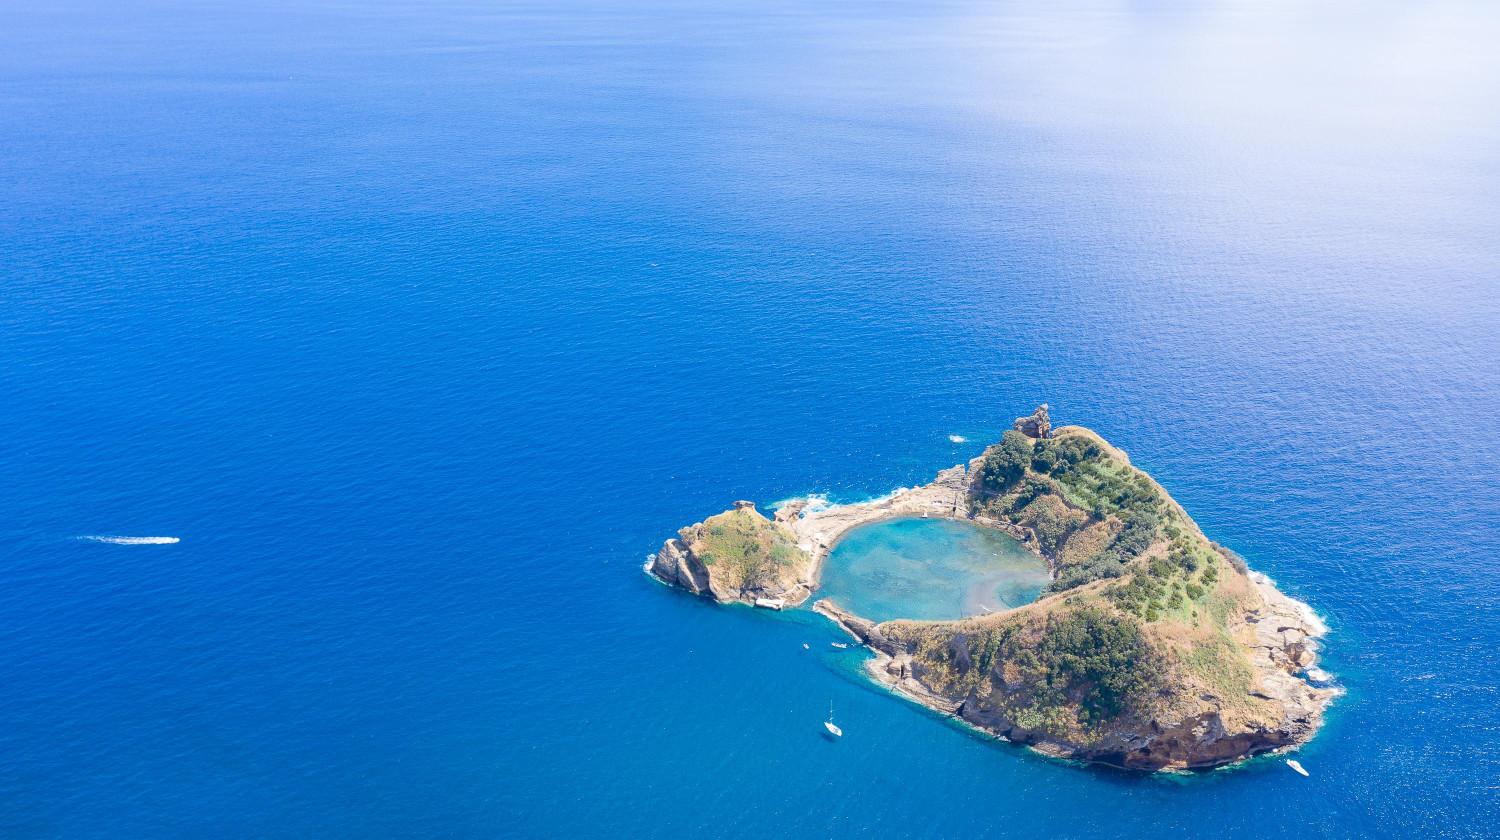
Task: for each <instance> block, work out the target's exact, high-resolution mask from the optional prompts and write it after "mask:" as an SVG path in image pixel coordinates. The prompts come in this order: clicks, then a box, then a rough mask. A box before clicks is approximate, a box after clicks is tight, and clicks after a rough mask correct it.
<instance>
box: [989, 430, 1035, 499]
mask: <svg viewBox="0 0 1500 840" xmlns="http://www.w3.org/2000/svg"><path fill="white" fill-rule="evenodd" d="M1031 453H1032V446H1031V438H1028V437H1027V436H1025V435H1023V434H1021V433H1020V432H1018V431H1015V430H1014V429H1012V430H1010V431H1007V432H1006V433H1005V434H1004V435H1001V437H1000V442H999V443H998V444H996V445H994V446H991V447H990V448H989V450H987V451H986V452H985V453H984V462H983V463H981V464H980V465H979V470H978V473H979V485H980V486H981V487H983V488H984V489H985V490H988V491H990V492H992V493H1003V492H1005V491H1006V490H1007V489H1009V488H1010V486H1011V485H1013V484H1015V483H1016V482H1017V481H1020V480H1021V477H1022V476H1024V475H1025V474H1026V468H1027V467H1029V466H1031Z"/></svg>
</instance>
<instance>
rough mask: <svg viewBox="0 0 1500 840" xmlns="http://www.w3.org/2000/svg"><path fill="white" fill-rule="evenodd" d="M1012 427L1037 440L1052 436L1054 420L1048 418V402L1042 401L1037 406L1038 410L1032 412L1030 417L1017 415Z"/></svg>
mask: <svg viewBox="0 0 1500 840" xmlns="http://www.w3.org/2000/svg"><path fill="white" fill-rule="evenodd" d="M1012 428H1014V429H1015V430H1016V431H1018V432H1020V433H1021V434H1023V435H1025V436H1027V437H1029V438H1036V439H1037V440H1041V439H1042V438H1050V437H1052V421H1051V420H1049V419H1048V418H1047V404H1046V403H1042V404H1041V405H1039V406H1037V409H1036V411H1033V412H1031V416H1030V417H1017V418H1016V422H1015V425H1014V426H1012Z"/></svg>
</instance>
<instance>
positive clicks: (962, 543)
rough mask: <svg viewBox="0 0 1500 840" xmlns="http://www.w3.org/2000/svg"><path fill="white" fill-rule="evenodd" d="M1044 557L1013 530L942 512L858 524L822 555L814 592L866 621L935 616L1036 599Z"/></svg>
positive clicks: (988, 609) (991, 609)
mask: <svg viewBox="0 0 1500 840" xmlns="http://www.w3.org/2000/svg"><path fill="white" fill-rule="evenodd" d="M1047 580H1048V575H1047V565H1046V563H1044V562H1043V561H1042V560H1041V558H1039V557H1037V556H1036V555H1035V554H1032V553H1031V552H1029V551H1027V550H1026V549H1025V548H1023V547H1022V546H1021V544H1020V543H1019V542H1017V541H1016V540H1015V538H1013V537H1011V536H1009V535H1007V534H1004V533H1001V532H999V531H995V530H992V529H990V528H980V527H978V526H976V525H972V524H969V523H967V522H956V521H953V520H949V519H919V518H914V519H894V520H890V521H887V522H876V523H873V524H870V525H863V526H861V527H859V528H856V529H854V530H853V531H850V532H849V533H848V534H846V535H845V536H844V538H843V539H842V540H840V541H839V543H838V545H836V546H834V548H833V551H832V552H831V553H830V554H829V555H828V559H827V560H826V561H825V562H824V563H823V570H822V577H821V580H820V583H819V587H818V591H817V594H816V596H815V597H817V598H832V599H833V600H834V602H835V603H837V604H839V605H840V606H842V607H844V608H845V609H848V610H851V611H853V612H854V613H855V614H857V615H861V616H864V617H865V618H868V619H872V620H874V621H888V620H890V619H893V618H915V619H920V620H923V621H943V620H946V619H954V618H963V617H965V616H970V615H980V614H983V613H986V612H994V611H998V610H1006V609H1010V608H1013V607H1019V606H1021V605H1023V604H1029V603H1031V602H1032V601H1035V600H1036V597H1037V595H1038V594H1040V593H1041V591H1042V587H1044V586H1046V585H1047Z"/></svg>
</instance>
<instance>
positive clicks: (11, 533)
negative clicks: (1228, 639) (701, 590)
mask: <svg viewBox="0 0 1500 840" xmlns="http://www.w3.org/2000/svg"><path fill="white" fill-rule="evenodd" d="M1496 44H1500V6H1497V4H1494V3H1481V2H1445V0H1436V2H1424V3H1408V2H1385V0H1371V2H1358V3H1354V2H1343V0H1331V1H1330V2H1319V3H1304V2H1292V1H1291V0H1255V2H1251V0H1227V2H1154V0H1153V1H1148V2H1134V3H1118V2H1087V1H1085V2H1055V1H1054V0H1048V2H1004V1H1003V0H1002V1H1001V2H933V3H906V4H898V3H885V2H864V0H853V1H852V2H839V3H827V2H818V3H811V2H808V3H803V2H798V0H772V1H771V2H764V3H746V2H735V0H727V2H712V3H708V2H697V0H680V2H679V0H673V2H660V0H640V1H638V0H622V1H621V2H609V3H604V2H596V0H558V2H554V3H546V4H536V3H525V2H516V3H491V2H486V3H478V2H472V0H451V2H442V3H430V2H423V3H416V2H406V0H362V2H337V3H334V2H325V0H307V2H296V3H293V2H287V1H286V0H246V2H236V3H210V2H184V1H183V0H139V2H111V3H103V2H95V0H52V1H51V2H45V3H43V2H28V0H12V2H7V3H0V836H3V837H5V838H69V839H70V840H71V839H72V838H100V840H104V839H105V838H107V840H120V838H132V837H140V838H152V840H164V838H183V840H189V839H190V840H201V838H205V837H214V838H267V837H275V838H345V837H347V838H360V840H369V838H384V837H390V838H396V837H402V838H407V837H450V838H486V840H488V839H489V838H495V837H527V838H531V837H539V838H540V837H569V838H587V837H600V838H610V839H611V840H614V839H615V838H621V837H670V838H680V837H713V838H764V837H787V838H804V837H805V838H818V839H819V840H825V839H826V838H840V840H843V838H867V837H881V838H982V837H1017V838H1027V840H1035V839H1036V838H1052V837H1057V838H1063V837H1067V838H1078V837H1105V836H1107V837H1111V838H1142V839H1143V840H1146V839H1148V838H1149V840H1160V838H1166V837H1187V836H1191V837H1211V836H1215V837H1231V838H1247V840H1248V839H1249V838H1253V840H1272V839H1273V838H1284V839H1290V840H1309V838H1349V837H1358V838H1421V840H1429V838H1489V837H1493V836H1496V835H1500V792H1497V782H1496V779H1497V778H1500V695H1497V688H1496V675H1497V674H1500V654H1497V651H1500V619H1497V616H1500V529H1497V528H1496V523H1497V522H1500V365H1497V364H1496V359H1500V291H1497V278H1500V249H1497V246H1496V243H1497V242H1500V156H1497V149H1500V120H1497V118H1496V115H1497V114H1500V50H1497V49H1496ZM1040 402H1047V403H1050V404H1051V405H1052V408H1053V417H1054V418H1055V419H1056V420H1057V421H1059V422H1063V423H1082V424H1085V425H1088V426H1090V427H1092V428H1094V429H1096V430H1098V431H1099V432H1100V433H1101V434H1103V435H1104V436H1105V437H1106V438H1108V439H1109V440H1110V441H1111V442H1112V443H1114V444H1116V445H1118V446H1121V447H1123V448H1125V449H1126V450H1128V451H1129V453H1130V455H1131V457H1132V459H1133V460H1134V461H1135V463H1137V464H1138V465H1140V466H1141V467H1142V468H1144V469H1145V470H1147V471H1148V472H1150V473H1151V475H1152V476H1154V477H1155V478H1157V479H1158V480H1159V481H1160V482H1161V483H1162V485H1163V486H1165V487H1166V489H1167V490H1168V491H1169V492H1170V493H1171V494H1172V495H1173V497H1174V498H1175V499H1176V500H1177V501H1179V502H1180V503H1182V505H1183V506H1184V507H1185V508H1186V509H1187V510H1188V512H1189V513H1190V514H1192V516H1193V517H1194V518H1195V519H1196V520H1197V521H1198V523H1199V524H1200V525H1202V527H1203V528H1204V530H1205V531H1206V533H1207V534H1208V536H1209V537H1210V538H1211V539H1214V540H1217V541H1219V542H1221V543H1223V544H1225V545H1227V546H1229V547H1230V548H1232V549H1234V550H1236V551H1238V552H1240V553H1241V554H1243V555H1244V556H1245V557H1246V558H1247V559H1248V561H1249V562H1250V564H1251V565H1252V566H1253V567H1254V568H1256V569H1259V570H1261V571H1264V572H1266V573H1268V574H1269V575H1271V577H1273V578H1275V579H1276V580H1277V581H1278V583H1279V584H1280V585H1281V587H1282V588H1284V589H1285V590H1286V591H1288V592H1289V593H1291V594H1293V595H1295V596H1297V597H1299V598H1302V599H1305V600H1307V601H1308V602H1309V603H1310V604H1312V606H1313V607H1314V608H1316V609H1317V611H1318V612H1319V613H1320V614H1321V615H1323V616H1325V617H1326V618H1327V620H1328V623H1329V624H1330V625H1331V627H1332V630H1333V632H1332V635H1331V636H1330V637H1329V646H1328V650H1327V655H1326V657H1325V659H1324V661H1323V663H1322V664H1323V666H1324V667H1326V668H1327V669H1328V670H1329V671H1331V672H1333V673H1335V674H1337V675H1338V679H1339V681H1340V682H1341V684H1342V685H1344V686H1345V687H1346V688H1347V689H1348V695H1347V696H1346V697H1344V698H1343V699H1342V700H1340V701H1339V703H1338V705H1337V706H1336V707H1335V708H1334V711H1333V714H1332V716H1331V718H1330V719H1329V721H1328V724H1327V726H1326V727H1325V729H1324V730H1323V732H1322V733H1321V734H1320V735H1319V736H1318V738H1317V739H1316V740H1315V741H1314V742H1313V743H1312V744H1311V745H1310V746H1309V747H1308V748H1306V749H1304V750H1302V751H1301V753H1300V754H1299V756H1298V759H1299V760H1300V761H1301V762H1302V763H1303V764H1304V765H1305V766H1306V767H1307V769H1308V770H1309V772H1310V773H1311V776H1310V777H1308V778H1303V777H1301V776H1298V775H1296V774H1295V773H1292V772H1291V771H1290V770H1288V769H1287V768H1286V766H1285V765H1284V764H1281V763H1280V762H1277V761H1262V762H1256V763H1253V764H1252V765H1251V766H1248V767H1245V768H1241V769H1238V770H1235V771H1232V772H1223V773H1212V774H1204V775H1200V776H1194V777H1190V778H1188V779H1185V780H1184V779H1176V780H1171V779H1167V780H1163V779H1157V778H1150V777H1144V776H1139V775H1133V774H1123V773H1117V772H1108V771H1099V770H1094V769H1088V768H1080V767H1075V766H1072V765H1065V764H1060V763H1056V762H1052V761H1048V760H1046V759H1043V758H1039V757H1037V756H1034V755H1032V754H1030V753H1028V752H1026V751H1024V750H1021V749H1016V748H1012V747H1009V746H1006V745H1004V744H999V743H996V742H993V741H988V740H984V739H981V738H978V737H975V736H973V735H972V734H970V733H968V732H965V731H962V730H960V729H957V728H955V727H952V726H950V725H947V724H945V723H944V722H943V721H941V720H939V719H936V718H934V717H933V716H931V715H929V714H928V713H926V712H924V711H923V710H921V709H919V708H916V707H914V706H912V705H911V704H909V703H906V702H904V701H902V700H900V699H899V698H896V697H892V696H891V695H889V694H887V693H885V692H884V691H882V690H880V689H878V688H875V687H873V686H871V684H870V683H869V681H868V680H866V679H865V678H864V677H863V675H862V674H861V672H860V659H861V657H862V656H863V654H862V653H860V652H859V651H856V650H854V649H849V650H846V651H840V650H837V649H834V648H831V647H830V646H829V644H828V643H829V642H831V641H841V640H845V639H846V638H847V637H845V636H844V635H843V634H842V633H841V632H839V631H837V629H836V628H833V627H831V626H830V625H829V623H828V622H827V621H826V620H824V619H823V618H822V617H821V616H818V615H813V614H809V613H808V612H806V611H802V610H791V611H787V612H785V613H779V614H769V613H767V612H766V611H756V610H750V609H738V608H723V607H718V606H715V605H713V604H710V603H708V602H706V601H705V600H703V599H700V598H694V597H691V596H687V595H683V594H681V593H678V592H674V591H672V590H669V589H666V588H665V587H662V586H660V585H657V584H655V583H653V582H652V581H651V580H649V579H648V578H647V577H646V576H645V575H643V574H642V573H641V563H642V562H643V560H644V558H645V556H646V555H647V554H648V553H649V552H654V551H656V550H657V549H658V548H659V547H660V546H661V544H662V541H663V540H665V539H666V538H668V537H670V536H673V535H674V534H675V533H676V532H677V529H678V528H681V527H683V526H685V525H690V524H692V523H693V522H697V521H701V520H702V519H703V518H704V517H705V516H708V515H711V514H713V513H717V512H719V511H722V510H724V509H726V508H728V507H729V506H730V505H732V504H733V502H734V501H735V500H737V499H751V500H755V501H757V502H759V503H761V505H762V507H763V509H764V508H766V507H769V505H770V503H772V502H774V501H776V500H778V499H787V498H792V497H796V496H801V495H806V494H809V493H827V494H829V496H830V498H831V499H832V500H833V501H835V502H837V501H853V500H859V499H865V498H870V497H872V496H878V495H880V494H883V493H886V492H888V491H890V490H892V489H894V488H896V487H902V486H907V487H909V486H913V485H915V484H919V483H923V482H926V481H930V480H931V478H932V476H933V475H934V474H935V473H936V472H937V471H938V470H939V469H943V468H946V467H949V466H951V465H953V464H956V463H959V462H961V461H963V460H966V459H968V458H972V457H974V456H976V455H977V454H979V452H981V451H982V447H983V446H984V445H985V444H986V443H988V442H991V441H994V440H996V439H997V438H998V437H999V435H1000V433H1001V431H1002V430H1004V429H1005V428H1008V427H1009V426H1010V423H1011V419H1012V418H1014V417H1015V416H1016V415H1018V414H1021V413H1025V412H1029V411H1030V410H1031V408H1032V407H1034V406H1035V405H1036V404H1037V403H1040ZM80 537H85V538H84V539H80ZM87 537H95V538H103V539H88V538H87ZM167 539H175V540H177V541H176V542H165V540H167ZM804 644H805V645H807V648H804V647H803V645H804ZM830 701H832V702H833V704H834V706H835V708H836V709H837V715H838V721H839V725H840V726H841V727H843V730H844V737H843V738H842V739H840V740H839V741H838V742H837V743H828V742H827V741H825V740H824V739H823V738H822V733H823V728H822V722H823V721H824V720H826V718H827V714H828V706H829V703H830Z"/></svg>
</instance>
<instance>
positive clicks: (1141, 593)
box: [1106, 535, 1219, 621]
mask: <svg viewBox="0 0 1500 840" xmlns="http://www.w3.org/2000/svg"><path fill="white" fill-rule="evenodd" d="M1215 563H1216V561H1215V559H1214V557H1213V554H1212V553H1211V552H1205V551H1204V550H1203V548H1202V546H1201V545H1200V544H1195V541H1193V540H1190V539H1188V538H1187V537H1186V536H1183V535H1179V536H1178V538H1177V539H1175V540H1173V541H1172V544H1171V548H1170V550H1169V551H1168V554H1167V557H1166V558H1165V559H1164V558H1161V557H1156V558H1153V559H1152V560H1151V562H1149V563H1147V564H1145V566H1144V567H1143V568H1140V569H1138V570H1136V572H1135V574H1134V575H1132V576H1131V579H1130V582H1129V583H1127V584H1125V585H1123V586H1113V587H1111V588H1110V589H1109V590H1107V592H1106V594H1107V595H1108V596H1109V598H1110V600H1112V601H1113V602H1114V603H1115V604H1116V605H1117V606H1118V607H1119V608H1120V609H1121V610H1124V611H1125V612H1128V613H1131V614H1133V615H1135V616H1138V617H1140V618H1144V619H1145V620H1147V621H1157V620H1159V619H1160V618H1161V617H1162V616H1163V615H1166V614H1169V613H1176V614H1179V615H1181V614H1182V613H1183V612H1184V607H1189V606H1190V604H1192V603H1195V602H1202V601H1203V599H1204V597H1205V596H1206V595H1207V594H1208V593H1209V592H1211V591H1213V588H1214V584H1215V583H1216V582H1217V581H1218V579H1219V573H1218V570H1217V568H1216V567H1215ZM1188 612H1189V614H1190V613H1191V610H1189V611H1188ZM1183 617H1186V616H1183Z"/></svg>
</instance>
